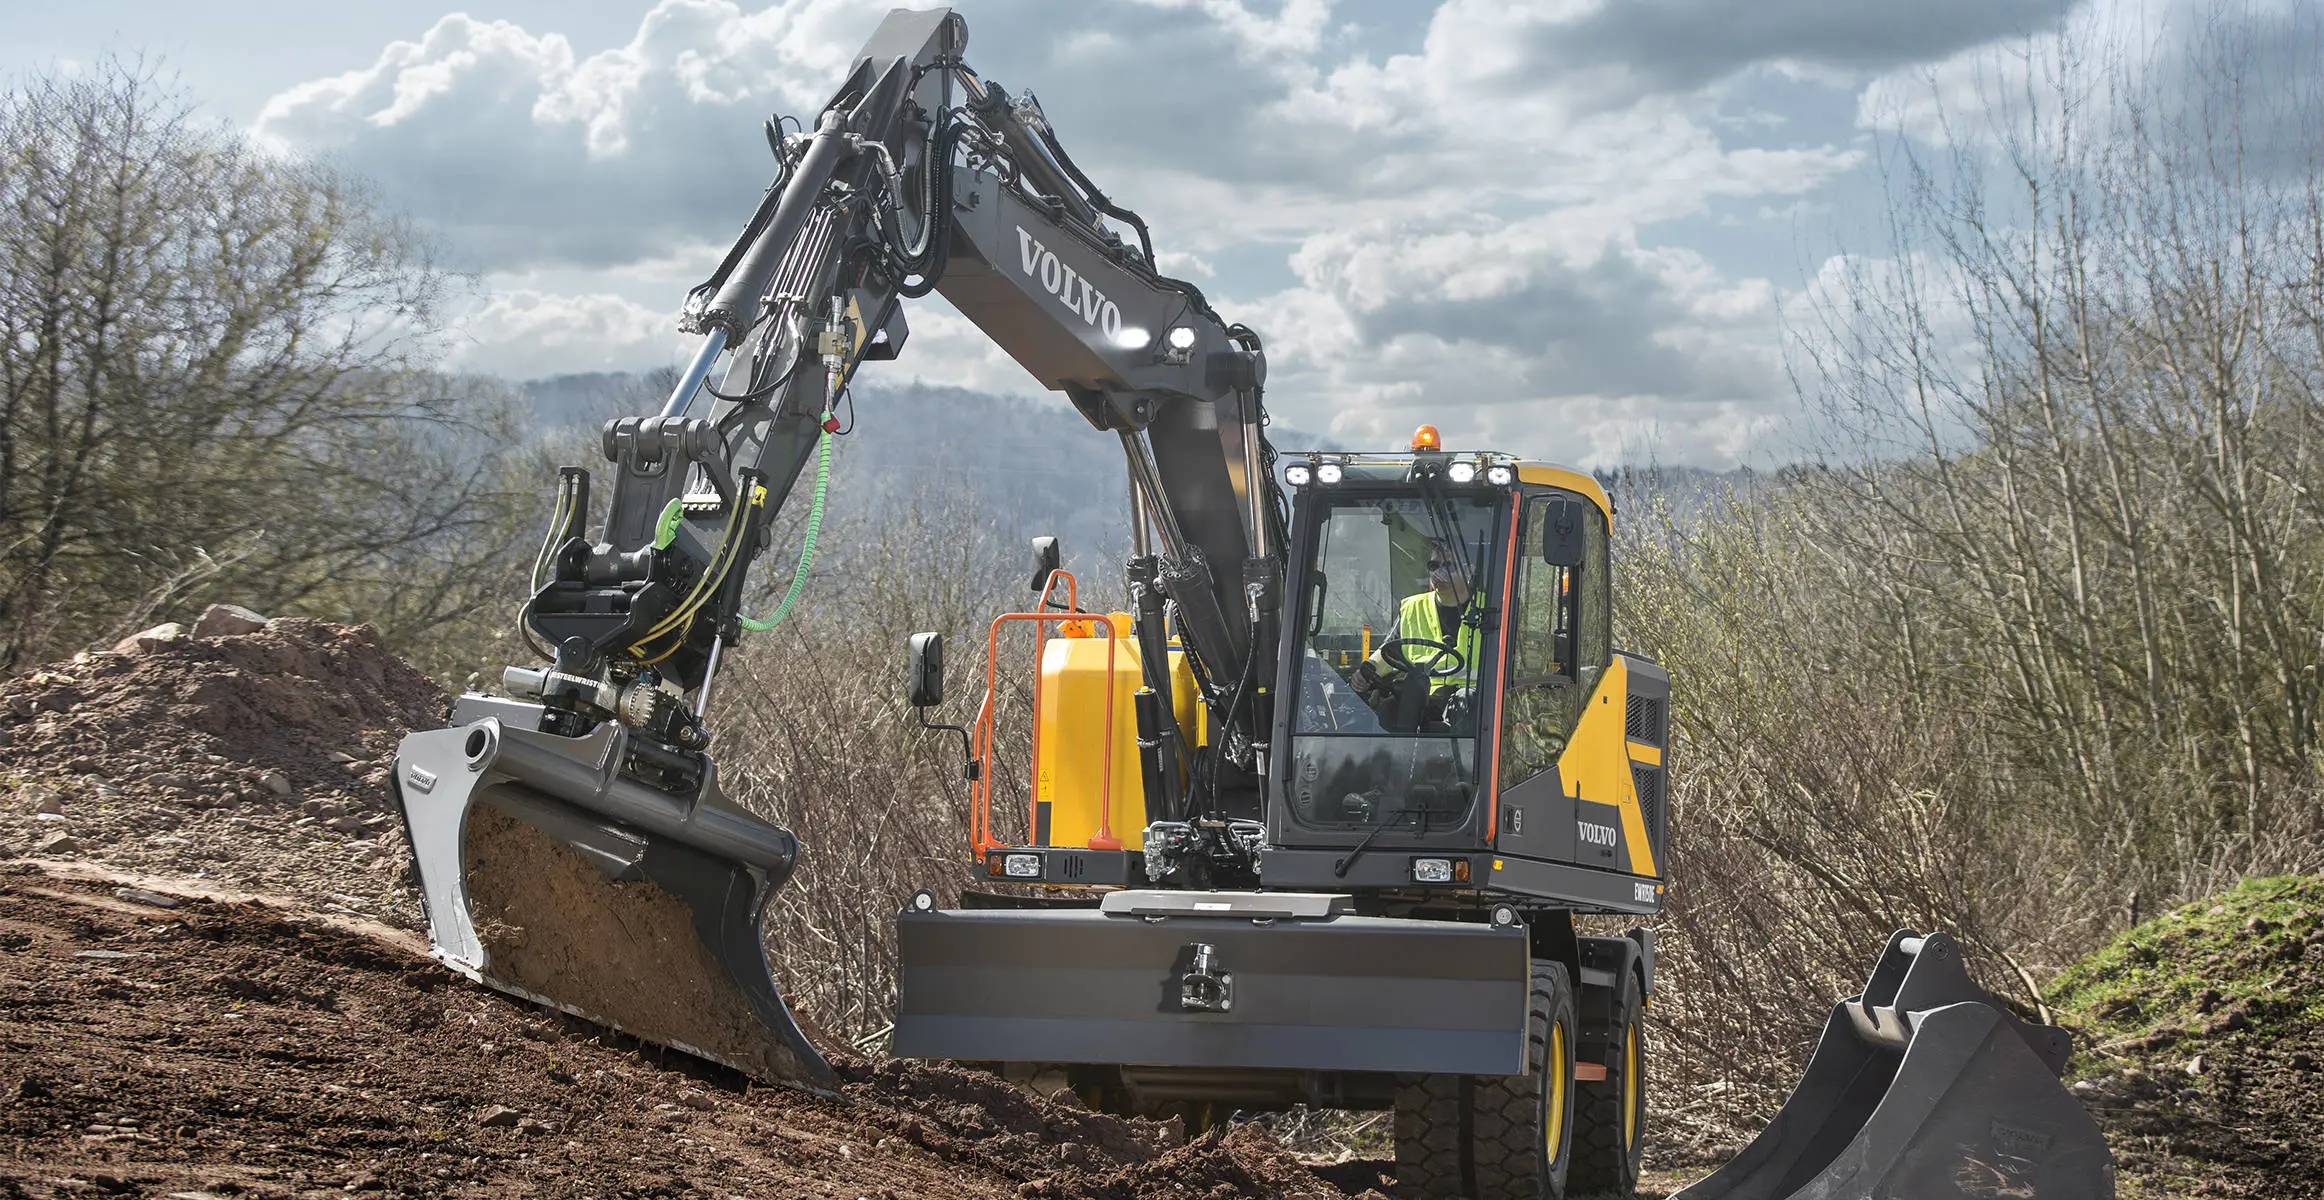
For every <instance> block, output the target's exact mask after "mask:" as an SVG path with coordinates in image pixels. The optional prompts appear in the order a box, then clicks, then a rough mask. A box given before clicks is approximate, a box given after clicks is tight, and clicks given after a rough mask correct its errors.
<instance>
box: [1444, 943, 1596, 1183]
mask: <svg viewBox="0 0 2324 1200" xmlns="http://www.w3.org/2000/svg"><path fill="white" fill-rule="evenodd" d="M1529 1007H1530V1011H1529V1012H1528V1014H1527V1023H1526V1031H1525V1055H1526V1060H1525V1061H1526V1073H1525V1074H1523V1075H1479V1076H1475V1077H1473V1078H1472V1079H1471V1080H1470V1084H1471V1087H1470V1099H1469V1127H1470V1134H1469V1148H1470V1155H1471V1160H1472V1163H1473V1166H1472V1171H1473V1173H1474V1176H1475V1183H1476V1194H1477V1196H1478V1198H1479V1200H1558V1198H1559V1197H1561V1196H1563V1195H1565V1184H1566V1170H1567V1168H1568V1167H1569V1166H1570V1165H1571V1163H1572V1160H1573V1140H1574V1104H1573V1099H1574V1095H1573V1083H1574V1078H1573V1076H1574V1047H1575V1046H1576V1045H1577V1044H1579V1040H1580V1039H1579V1038H1578V1037H1577V1036H1576V1035H1577V1034H1578V1033H1579V1032H1580V1030H1579V1028H1578V1024H1579V1023H1578V1022H1577V1021H1576V1019H1575V1016H1574V1011H1575V1010H1574V989H1573V982H1572V980H1571V979H1570V978H1568V977H1567V975H1566V970H1565V965H1564V964H1563V963H1554V962H1545V961H1543V960H1541V959H1535V960H1534V962H1533V1002H1532V1004H1531V1005H1530V1006H1529Z"/></svg>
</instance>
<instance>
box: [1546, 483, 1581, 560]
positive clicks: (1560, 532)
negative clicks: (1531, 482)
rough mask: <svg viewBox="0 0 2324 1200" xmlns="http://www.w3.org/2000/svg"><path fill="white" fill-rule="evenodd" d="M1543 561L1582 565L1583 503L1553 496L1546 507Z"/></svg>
mask: <svg viewBox="0 0 2324 1200" xmlns="http://www.w3.org/2000/svg"><path fill="white" fill-rule="evenodd" d="M1543 516H1544V519H1543V521H1542V523H1541V561H1543V562H1545V563H1548V564H1549V565H1550V566H1553V567H1564V568H1566V569H1567V570H1572V569H1574V568H1576V567H1579V566H1581V565H1582V506H1581V504H1580V502H1578V501H1574V500H1563V499H1556V500H1551V501H1550V502H1549V504H1548V505H1547V506H1546V507H1545V509H1544V510H1543Z"/></svg>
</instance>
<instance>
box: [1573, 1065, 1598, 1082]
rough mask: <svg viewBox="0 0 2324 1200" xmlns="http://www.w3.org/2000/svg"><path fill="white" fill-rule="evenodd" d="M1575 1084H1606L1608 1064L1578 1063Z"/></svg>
mask: <svg viewBox="0 0 2324 1200" xmlns="http://www.w3.org/2000/svg"><path fill="white" fill-rule="evenodd" d="M1574 1082H1575V1083H1604V1082H1606V1064H1604V1063H1586V1062H1578V1063H1575V1064H1574Z"/></svg>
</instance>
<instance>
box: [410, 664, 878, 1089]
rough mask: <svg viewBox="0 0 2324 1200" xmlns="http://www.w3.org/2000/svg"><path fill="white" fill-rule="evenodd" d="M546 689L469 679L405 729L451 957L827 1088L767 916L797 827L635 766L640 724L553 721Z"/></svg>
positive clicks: (631, 1027) (749, 1068) (656, 1033)
mask: <svg viewBox="0 0 2324 1200" xmlns="http://www.w3.org/2000/svg"><path fill="white" fill-rule="evenodd" d="M540 712H541V710H540V707H539V706H537V705H532V704H526V703H522V702H518V701H512V700H504V699H499V698H495V697H487V696H475V695H471V696H464V697H462V698H461V699H460V700H459V701H458V703H456V704H455V705H454V707H453V711H452V719H451V723H450V725H449V726H448V727H447V728H443V729H433V730H426V731H423V732H420V733H414V734H412V735H410V736H408V737H406V738H404V740H403V743H402V744H401V745H400V746H399V747H398V748H397V750H396V763H395V786H396V794H397V797H398V800H399V801H400V803H401V805H402V808H403V815H404V828H405V831H406V833H407V834H408V835H409V836H410V839H411V846H412V857H413V861H414V865H415V866H416V868H417V870H418V872H419V878H420V894H421V897H422V899H423V901H424V902H425V904H426V907H427V917H428V940H429V944H430V947H431V951H432V953H433V954H434V955H435V957H436V958H437V959H438V960H440V961H442V962H443V963H445V964H446V965H448V966H450V967H451V968H452V969H453V970H455V971H458V972H460V973H461V974H463V975H466V976H468V977H469V978H471V979H474V980H476V981H478V982H480V983H483V984H486V985H487V986H490V987H493V988H497V989H499V990H501V991H504V992H508V993H510V994H512V995H516V996H522V997H524V998H525V999H528V1000H531V1001H534V1002H536V1003H539V1004H544V1005H547V1006H549V1007H552V1008H557V1009H561V1010H563V1011H565V1012H569V1013H572V1014H574V1015H575V1016H579V1017H583V1018H586V1019H588V1020H591V1021H595V1022H597V1023H599V1024H603V1025H608V1026H611V1027H613V1028H615V1029H618V1030H620V1031H622V1032H623V1033H627V1034H630V1035H631V1036H633V1037H637V1038H640V1039H642V1040H645V1041H649V1042H655V1043H659V1044H661V1045H666V1046H671V1047H674V1048H676V1049H680V1050H684V1051H686V1052H688V1053H690V1054H695V1055H699V1056H701V1057H703V1058H706V1059H710V1060H711V1061H713V1062H718V1063H723V1064H725V1065H727V1066H729V1067H732V1068H734V1069H736V1070H738V1071H742V1072H745V1073H747V1074H750V1075H753V1076H756V1077H757V1078H759V1079H762V1080H766V1081H768V1082H772V1083H780V1084H788V1085H791V1086H796V1087H801V1088H805V1089H807V1090H810V1091H821V1092H829V1091H831V1090H833V1089H834V1087H835V1083H834V1080H833V1077H832V1073H831V1068H830V1066H829V1065H828V1064H827V1063H825V1062H824V1060H823V1056H822V1055H821V1054H819V1053H818V1052H817V1051H816V1049H815V1047H814V1046H813V1044H811V1043H810V1042H809V1041H808V1040H807V1038H806V1037H805V1035H803V1034H802V1033H801V1032H800V1030H799V1027H798V1024H797V1023H796V1022H795V1021H793V1020H792V1018H791V1013H790V1009H789V1008H788V1007H787V1006H786V1005H785V1004H784V1003H783V997H782V994H781V993H780V992H779V991H778V990H777V988H776V986H775V982H774V978H773V976H772V975H771V974H770V973H769V971H768V968H767V955H766V947H765V942H764V935H763V933H762V929H761V918H762V916H763V914H764V912H765V909H766V903H767V898H768V896H769V895H771V894H772V893H773V891H774V889H776V888H778V887H780V886H782V884H783V882H784V880H785V879H787V878H788V877H789V876H790V873H791V867H792V864H793V862H794V861H795V860H796V859H797V857H798V852H799V847H798V842H797V840H796V839H795V838H793V837H792V836H791V834H790V833H789V831H787V830H784V829H780V828H777V827H775V826H773V825H769V824H767V823H765V822H763V821H760V820H759V819H757V818H756V817H753V816H751V815H750V814H749V813H746V812H744V811H743V810H741V809H740V808H738V807H736V806H734V805H733V804H732V803H731V802H730V801H728V800H727V799H726V798H725V797H724V795H723V794H722V793H721V792H720V791H719V789H718V786H717V781H716V778H715V776H714V774H713V773H712V771H711V769H710V768H709V766H708V764H707V763H705V764H704V765H703V771H702V775H701V778H700V780H699V781H698V783H697V784H696V785H695V786H694V787H693V788H692V789H691V790H690V791H689V792H687V793H685V794H679V793H674V792H670V791H664V790H661V789H658V788H653V787H649V786H646V785H645V784H643V783H640V782H639V781H638V780H636V779H634V778H630V777H628V776H627V775H625V774H624V773H623V772H622V771H621V769H620V768H621V766H622V764H623V763H624V762H625V761H626V760H627V759H628V757H629V755H630V753H631V752H632V747H630V746H629V744H628V740H629V734H628V732H627V731H626V730H625V729H623V728H622V727H621V726H620V725H619V724H617V723H614V722H607V723H605V724H604V725H601V726H599V727H598V728H597V729H596V730H595V731H594V732H592V733H590V734H588V735H586V736H584V737H578V738H569V737H560V736H557V735H554V734H548V733H542V732H539V717H540Z"/></svg>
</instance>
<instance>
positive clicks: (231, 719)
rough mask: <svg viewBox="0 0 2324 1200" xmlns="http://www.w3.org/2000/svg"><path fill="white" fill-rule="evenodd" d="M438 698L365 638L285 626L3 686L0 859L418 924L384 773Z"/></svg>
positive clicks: (95, 659)
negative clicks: (164, 878) (192, 882)
mask: <svg viewBox="0 0 2324 1200" xmlns="http://www.w3.org/2000/svg"><path fill="white" fill-rule="evenodd" d="M165 628H169V627H165ZM444 701H445V697H444V693H443V691H442V690H441V689H439V688H438V687H437V686H436V685H435V684H434V683H433V682H431V681H430V680H429V679H428V678H427V677H426V676H424V675H422V674H420V673H419V672H418V671H415V670H413V669H412V668H411V667H410V666H408V665H406V664H405V663H404V662H403V661H402V660H400V659H398V658H396V657H395V656H394V655H393V654H390V653H388V651H387V649H386V648H385V647H384V646H382V645H381V644H380V642H379V638H378V635H377V634H376V633H375V632H373V631H372V630H371V629H370V628H369V627H368V626H345V625H333V624H328V623H325V622H320V621H305V620H297V619H289V618H283V619H277V620H274V621H269V622H266V623H265V624H264V625H263V626H261V627H259V628H256V629H252V630H250V631H248V632H241V633H232V634H223V635H219V636H210V637H194V636H191V635H187V634H184V633H182V632H179V633H176V634H175V635H174V636H170V635H162V636H154V635H141V636H140V637H138V638H133V639H130V640H128V641H126V642H124V643H123V644H122V646H121V647H120V648H118V649H117V650H116V651H114V652H110V653H98V654H84V655H81V656H79V657H78V658H76V659H75V660H74V661H73V662H71V663H62V664H58V665H56V666H53V667H50V668H48V669H46V670H42V671H38V672H35V673H33V674H31V675H29V676H25V677H21V678H17V679H11V680H8V681H6V682H5V683H4V684H0V780H4V781H5V782H6V783H7V784H8V785H9V793H8V795H7V798H6V800H5V801H0V853H12V854H22V855H36V856H40V857H47V858H63V859H79V860H84V861H91V862H101V863H105V864H108V865H112V866H118V867H123V868H128V869H133V870H148V871H167V872H174V873H179V874H187V875H194V876H198V877H203V878H209V879H216V880H221V881H225V882H228V883H231V884H235V885H239V886H247V887H251V888H257V889H263V890H268V891H276V892H283V893H288V894H293V895H297V896H300V897H302V898H305V899H307V900H309V901H310V902H312V903H314V904H316V905H317V906H320V907H338V908H342V909H345V910H348V911H354V912H361V913H364V914H366V915H370V916H377V917H382V918H385V919H388V920H392V921H395V922H397V923H399V924H404V925H407V926H413V927H416V924H417V920H418V908H417V905H416V903H415V902H414V901H413V899H412V898H411V896H410V893H409V889H408V888H407V887H406V886H405V884H404V882H403V881H402V880H401V878H400V876H401V874H402V872H403V869H404V861H405V857H406V856H405V853H404V843H403V835H402V831H401V826H400V823H399V822H398V820H397V819H396V816H395V809H394V799H393V796H392V795H391V794H390V792H389V789H388V785H387V771H388V766H387V759H388V756H389V755H390V754H391V753H392V752H393V751H394V749H395V743H396V742H397V740H398V739H400V738H401V737H402V736H403V735H404V733H405V732H407V731H408V730H410V729H412V728H414V727H424V726H427V725H432V724H435V723H436V722H437V721H439V720H440V719H441V718H442V716H443V707H444Z"/></svg>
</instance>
